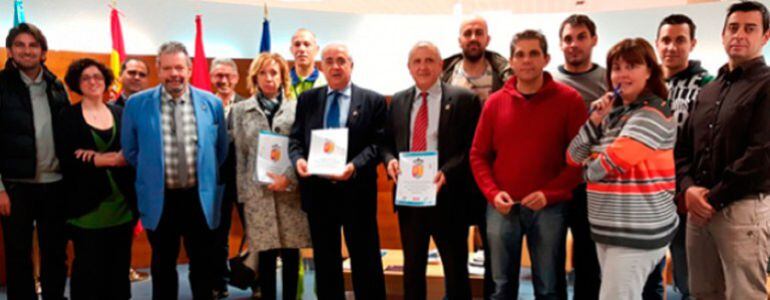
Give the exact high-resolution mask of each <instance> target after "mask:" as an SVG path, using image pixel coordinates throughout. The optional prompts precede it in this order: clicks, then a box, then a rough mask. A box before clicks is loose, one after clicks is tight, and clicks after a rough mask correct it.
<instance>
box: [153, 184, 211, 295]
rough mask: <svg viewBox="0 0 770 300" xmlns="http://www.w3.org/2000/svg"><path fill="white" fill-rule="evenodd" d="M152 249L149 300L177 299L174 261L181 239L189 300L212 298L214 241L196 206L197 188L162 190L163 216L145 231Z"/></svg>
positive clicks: (177, 286)
mask: <svg viewBox="0 0 770 300" xmlns="http://www.w3.org/2000/svg"><path fill="white" fill-rule="evenodd" d="M147 238H148V239H149V241H150V246H151V247H152V263H151V266H150V273H151V275H152V298H153V299H155V300H167V299H177V297H178V294H179V282H178V275H177V271H176V262H177V258H178V256H179V247H180V243H181V240H182V239H184V248H185V252H187V257H188V258H189V259H190V278H189V279H190V287H191V289H192V294H193V299H212V298H213V289H214V284H215V282H216V272H215V271H214V270H215V269H216V264H217V260H216V259H215V254H214V251H215V250H214V248H215V247H214V245H216V239H215V236H214V230H211V229H209V227H208V224H207V223H206V217H205V215H204V214H203V209H202V208H201V205H200V200H199V197H198V187H193V188H190V189H179V190H168V189H167V190H166V192H165V202H164V205H163V215H162V216H161V218H160V223H159V224H158V227H157V228H155V230H147Z"/></svg>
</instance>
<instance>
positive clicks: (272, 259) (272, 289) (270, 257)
mask: <svg viewBox="0 0 770 300" xmlns="http://www.w3.org/2000/svg"><path fill="white" fill-rule="evenodd" d="M279 256H280V257H281V263H282V264H283V266H282V267H281V275H282V276H281V278H282V285H283V297H282V298H283V299H284V300H295V299H297V282H298V281H299V249H296V248H293V249H289V248H287V249H271V250H267V251H261V252H259V286H260V291H262V299H278V298H277V292H276V278H275V277H276V271H275V269H276V259H277V258H278V257H279Z"/></svg>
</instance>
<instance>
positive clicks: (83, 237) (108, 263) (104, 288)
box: [70, 222, 136, 300]
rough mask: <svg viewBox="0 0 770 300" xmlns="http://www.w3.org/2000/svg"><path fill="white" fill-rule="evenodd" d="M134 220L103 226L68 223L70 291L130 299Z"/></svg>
mask: <svg viewBox="0 0 770 300" xmlns="http://www.w3.org/2000/svg"><path fill="white" fill-rule="evenodd" d="M135 224H136V223H135V222H129V223H126V224H122V225H118V226H114V227H109V228H103V229H85V228H79V227H76V226H70V231H71V236H72V244H73V245H74V246H75V259H74V260H73V262H72V278H71V279H70V295H71V297H72V299H73V300H80V299H93V300H98V299H131V281H130V280H129V278H128V276H126V274H127V273H128V270H129V269H130V268H131V242H132V240H133V235H134V232H133V231H134V225H135Z"/></svg>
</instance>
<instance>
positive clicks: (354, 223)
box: [307, 189, 385, 300]
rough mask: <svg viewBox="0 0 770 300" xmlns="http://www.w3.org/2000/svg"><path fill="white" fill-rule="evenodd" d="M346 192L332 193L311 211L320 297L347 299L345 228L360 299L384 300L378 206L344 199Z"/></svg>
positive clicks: (335, 299)
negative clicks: (343, 258)
mask: <svg viewBox="0 0 770 300" xmlns="http://www.w3.org/2000/svg"><path fill="white" fill-rule="evenodd" d="M345 192H346V191H344V190H343V189H340V190H339V191H334V192H330V193H328V198H326V199H314V200H318V201H319V202H323V204H316V205H315V207H312V208H310V209H309V211H308V212H307V218H308V223H309V224H310V238H311V240H312V242H313V262H314V264H315V269H316V294H317V295H318V299H320V300H329V299H334V300H342V299H345V282H344V280H343V276H342V255H341V240H340V229H343V230H344V233H345V243H346V244H347V247H348V252H349V253H350V259H351V271H352V277H353V291H354V292H355V296H356V299H366V300H383V299H385V277H384V275H383V269H382V257H381V255H380V238H379V234H378V232H377V206H376V205H361V204H358V203H354V201H350V200H343V199H340V198H342V197H340V195H345ZM354 200H359V201H364V199H354ZM368 200H369V199H365V201H368ZM362 206H365V207H366V208H361V207H362ZM356 207H358V208H359V209H356Z"/></svg>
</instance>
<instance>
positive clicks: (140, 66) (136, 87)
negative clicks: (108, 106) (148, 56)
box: [111, 57, 150, 107]
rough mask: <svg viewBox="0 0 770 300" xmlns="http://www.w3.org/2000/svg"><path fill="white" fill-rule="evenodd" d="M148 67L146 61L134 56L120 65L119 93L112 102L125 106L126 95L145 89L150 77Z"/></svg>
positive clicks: (129, 95)
mask: <svg viewBox="0 0 770 300" xmlns="http://www.w3.org/2000/svg"><path fill="white" fill-rule="evenodd" d="M149 75H150V68H149V66H147V63H146V62H144V61H143V60H141V59H139V58H136V57H129V58H126V60H125V61H123V64H122V65H120V76H119V77H118V80H119V81H120V85H121V90H120V95H119V96H118V97H117V98H116V99H115V100H113V101H111V102H112V104H114V105H117V106H120V107H125V106H126V101H128V97H131V95H133V94H136V93H138V92H141V91H143V90H145V89H147V86H148V85H149V82H150V79H149V77H148V76H149Z"/></svg>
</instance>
